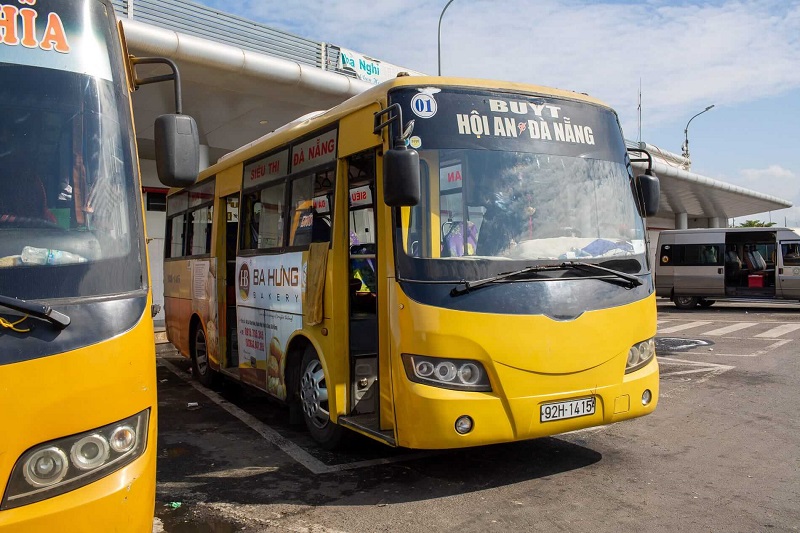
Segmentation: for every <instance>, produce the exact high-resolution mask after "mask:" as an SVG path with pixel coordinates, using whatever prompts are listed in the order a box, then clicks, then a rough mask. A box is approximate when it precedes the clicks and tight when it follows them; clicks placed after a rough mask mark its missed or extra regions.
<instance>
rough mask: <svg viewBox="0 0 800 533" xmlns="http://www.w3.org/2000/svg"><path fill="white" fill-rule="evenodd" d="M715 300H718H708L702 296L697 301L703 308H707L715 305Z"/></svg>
mask: <svg viewBox="0 0 800 533" xmlns="http://www.w3.org/2000/svg"><path fill="white" fill-rule="evenodd" d="M715 302H716V300H706V299H705V298H700V300H699V301H698V302H697V305H699V306H700V307H702V308H706V307H711V306H712V305H714V303H715Z"/></svg>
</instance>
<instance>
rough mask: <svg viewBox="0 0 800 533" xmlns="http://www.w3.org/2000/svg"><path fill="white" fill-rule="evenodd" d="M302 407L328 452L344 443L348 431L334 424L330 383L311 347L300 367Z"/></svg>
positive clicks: (308, 348) (313, 431)
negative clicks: (330, 400) (329, 393)
mask: <svg viewBox="0 0 800 533" xmlns="http://www.w3.org/2000/svg"><path fill="white" fill-rule="evenodd" d="M300 368H301V374H300V405H301V407H302V408H303V419H304V420H305V422H306V427H307V428H308V432H309V433H311V437H312V438H313V439H314V440H315V441H317V443H318V444H319V445H320V446H321V447H322V448H325V449H326V450H333V449H334V448H336V447H337V446H339V444H340V443H341V442H342V436H343V434H344V432H345V429H344V428H342V427H341V426H338V425H336V424H334V423H333V422H331V416H330V407H329V405H330V404H329V402H328V384H327V381H326V380H325V373H324V372H323V370H322V363H320V361H319V356H317V352H316V350H314V347H313V346H308V347H307V348H306V351H305V352H304V353H303V362H302V363H301V364H300Z"/></svg>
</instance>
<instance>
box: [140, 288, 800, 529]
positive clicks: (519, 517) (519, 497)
mask: <svg viewBox="0 0 800 533" xmlns="http://www.w3.org/2000/svg"><path fill="white" fill-rule="evenodd" d="M658 320H659V330H658V335H657V354H658V358H659V362H660V368H661V395H660V399H659V402H660V403H659V406H658V408H657V409H656V411H655V413H653V414H652V415H650V416H647V417H644V418H641V419H635V420H631V421H626V422H622V423H619V424H614V425H611V426H607V427H603V428H597V429H592V430H585V431H581V432H576V433H572V434H567V435H561V436H558V437H553V438H544V439H538V440H533V441H527V442H520V443H514V444H507V445H497V446H490V447H482V448H474V449H465V450H455V451H436V452H431V451H414V450H398V449H392V448H389V447H386V446H384V445H382V444H379V443H374V442H372V441H369V440H366V439H364V440H362V439H356V440H354V441H353V442H352V443H351V445H350V446H349V448H348V449H347V450H345V451H343V452H337V453H328V452H324V451H322V450H320V449H318V448H317V447H316V446H315V445H314V444H313V442H312V441H311V439H310V437H309V436H308V434H307V433H306V432H305V431H304V429H303V427H302V426H295V425H291V424H289V414H288V410H286V409H285V408H283V407H281V406H279V405H277V404H275V403H272V402H271V401H270V400H269V399H267V398H266V397H264V396H262V395H260V394H257V393H255V392H252V391H249V390H247V389H243V388H241V387H240V386H238V385H235V384H232V383H223V384H222V385H220V386H218V387H217V388H215V389H214V390H209V389H206V388H204V387H202V386H199V385H197V384H196V383H194V382H193V381H192V380H191V376H190V374H189V364H188V361H186V360H185V359H183V358H181V357H180V356H179V355H177V353H176V352H174V350H172V349H171V346H170V345H168V344H163V345H159V347H158V348H159V350H158V351H159V370H158V372H159V381H160V383H159V408H160V420H159V442H158V446H159V463H158V490H157V502H156V523H155V526H154V531H165V532H168V533H181V532H200V533H202V532H215V533H223V532H225V533H227V532H237V531H264V532H271V531H292V532H315V533H328V532H372V531H375V532H382V531H386V532H390V531H391V532H405V531H408V532H416V531H458V532H459V533H464V532H473V531H474V532H478V531H480V532H483V531H503V532H507V531H548V532H550V531H576V532H577V531H594V532H604V531H608V532H612V531H613V532H619V531H677V530H682V531H720V532H722V531H724V532H738V531H741V532H752V531H798V529H800V504H798V502H800V414H798V413H799V412H800V408H798V405H800V404H799V403H798V395H797V391H798V390H800V353H798V350H797V347H796V346H797V343H798V340H800V305H756V304H752V305H746V304H739V303H737V304H726V303H717V304H715V305H714V306H712V307H710V308H708V309H699V308H698V309H696V310H692V311H680V310H678V309H676V308H675V307H673V306H672V305H671V304H669V303H667V302H660V303H659V318H658Z"/></svg>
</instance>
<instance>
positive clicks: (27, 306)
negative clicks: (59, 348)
mask: <svg viewBox="0 0 800 533" xmlns="http://www.w3.org/2000/svg"><path fill="white" fill-rule="evenodd" d="M0 305H1V306H3V307H7V308H8V309H13V310H14V311H19V312H20V313H25V314H27V315H30V316H32V317H34V318H38V319H41V320H44V321H46V322H50V323H51V324H53V325H54V326H55V327H57V328H58V329H64V328H66V327H67V326H69V323H70V318H69V317H68V316H67V315H65V314H63V313H59V312H58V311H56V310H55V309H53V308H52V307H50V306H47V305H39V304H35V303H31V302H26V301H25V300H19V299H17V298H9V297H8V296H2V295H0Z"/></svg>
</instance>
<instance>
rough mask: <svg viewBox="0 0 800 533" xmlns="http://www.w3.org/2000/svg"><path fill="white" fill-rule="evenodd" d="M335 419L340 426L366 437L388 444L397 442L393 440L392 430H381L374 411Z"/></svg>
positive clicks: (394, 444) (395, 444)
mask: <svg viewBox="0 0 800 533" xmlns="http://www.w3.org/2000/svg"><path fill="white" fill-rule="evenodd" d="M337 420H338V423H339V425H341V426H344V427H348V428H351V429H354V430H356V431H357V432H359V433H363V434H365V435H367V436H368V437H372V438H373V439H376V440H379V441H381V442H385V443H386V444H388V445H389V446H397V442H395V440H394V432H393V431H391V430H385V431H381V429H380V425H379V423H378V415H377V414H375V413H370V414H367V415H349V416H340V417H339V418H338V419H337Z"/></svg>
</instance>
